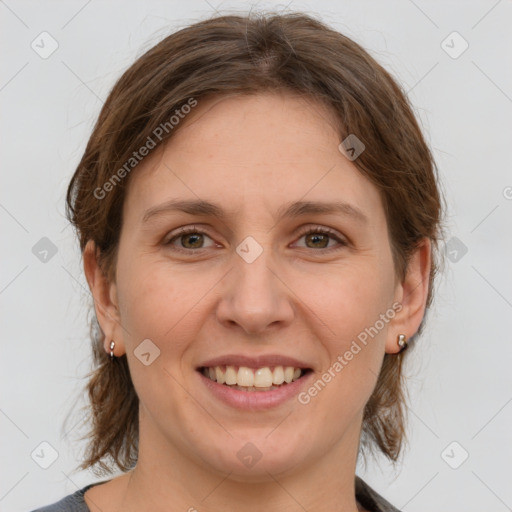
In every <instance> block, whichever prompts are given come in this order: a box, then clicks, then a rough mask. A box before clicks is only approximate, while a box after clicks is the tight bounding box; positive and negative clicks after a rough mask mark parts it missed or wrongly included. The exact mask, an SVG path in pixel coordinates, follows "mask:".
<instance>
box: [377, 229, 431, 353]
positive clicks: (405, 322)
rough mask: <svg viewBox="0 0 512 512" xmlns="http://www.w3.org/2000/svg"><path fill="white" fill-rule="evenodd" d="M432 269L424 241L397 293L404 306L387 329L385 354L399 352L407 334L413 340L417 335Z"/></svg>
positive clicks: (429, 249) (427, 244)
mask: <svg viewBox="0 0 512 512" xmlns="http://www.w3.org/2000/svg"><path fill="white" fill-rule="evenodd" d="M430 265H431V242H430V239H429V238H423V239H422V241H421V242H420V245H419V246H418V248H417V249H416V250H415V252H414V253H413V254H412V255H411V257H410V260H409V265H408V266H407V272H406V276H405V278H404V280H403V282H402V283H399V284H398V286H397V289H396V292H395V300H396V301H397V302H399V303H400V304H401V305H402V309H401V310H400V311H399V312H397V314H396V315H395V317H394V318H393V320H392V321H391V322H390V324H389V327H388V338H387V340H386V353H388V354H396V353H397V352H400V347H399V346H398V342H397V338H398V335H399V334H405V336H406V338H407V339H409V338H410V337H412V336H414V334H416V332H417V331H418V329H419V327H420V324H421V321H422V320H423V316H424V315H425V308H426V303H427V297H428V290H429V278H430Z"/></svg>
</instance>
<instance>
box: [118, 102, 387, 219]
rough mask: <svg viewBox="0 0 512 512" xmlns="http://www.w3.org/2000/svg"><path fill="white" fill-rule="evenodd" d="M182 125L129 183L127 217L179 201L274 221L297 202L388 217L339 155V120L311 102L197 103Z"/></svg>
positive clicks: (363, 180)
mask: <svg viewBox="0 0 512 512" xmlns="http://www.w3.org/2000/svg"><path fill="white" fill-rule="evenodd" d="M181 123H183V124H182V126H180V129H179V130H177V132H176V133H175V134H174V135H173V136H172V138H171V139H169V140H168V141H167V142H166V144H165V145H163V146H161V147H160V148H158V149H156V150H154V152H153V154H152V155H150V156H148V157H146V159H145V160H144V161H143V162H142V163H141V164H139V166H138V168H137V170H136V172H134V174H133V175H132V176H131V178H130V180H131V182H130V185H129V187H128V195H127V197H126V199H125V206H128V209H129V210H131V207H132V206H135V207H136V209H144V210H146V209H148V208H151V207H152V206H154V205H155V204H158V203H162V202H165V201H168V200H169V199H171V198H177V197H180V198H184V199H190V200H198V199H204V200H207V201H210V202H215V203H221V204H223V205H224V208H225V209H226V210H231V211H233V212H236V213H237V214H238V213H241V212H242V211H244V210H247V209H250V208H251V207H252V208H255V207H257V206H260V205H261V206H264V207H265V208H267V209H268V210H269V212H271V211H272V212H274V213H275V212H277V210H278V209H281V210H282V208H281V206H282V204H283V203H291V202H295V201H299V200H302V201H331V202H334V201H343V200H345V201H350V202H351V203H355V204H356V205H357V206H358V207H359V208H360V209H361V210H363V211H365V210H366V211H367V212H369V211H370V210H374V214H375V213H376V214H382V205H381V200H380V194H379V192H378V190H377V189H376V187H375V186H374V185H373V184H372V183H371V182H370V181H369V180H368V179H367V178H365V177H364V176H363V175H362V174H361V173H360V171H359V170H358V169H357V167H356V166H355V165H354V164H353V162H351V161H349V160H348V159H347V158H346V157H345V156H344V155H343V154H342V153H341V152H340V151H339V149H338V146H339V144H340V142H341V140H340V135H339V130H338V129H337V119H336V118H335V115H334V113H333V112H332V111H330V110H329V109H328V108H327V107H326V106H325V105H323V104H322V103H319V102H317V101H315V100H313V99H311V98H303V97H299V96H297V95H288V94H281V93H279V94H278V93H265V94H259V95H252V96H232V97H222V98H212V99H209V100H205V101H204V102H202V101H201V100H199V101H198V105H197V106H196V107H195V109H194V110H193V111H192V112H191V113H190V114H188V115H187V116H186V117H185V118H184V119H183V120H182V121H181ZM376 208H377V210H378V209H379V208H380V210H381V211H377V212H375V210H376ZM127 213H129V212H127Z"/></svg>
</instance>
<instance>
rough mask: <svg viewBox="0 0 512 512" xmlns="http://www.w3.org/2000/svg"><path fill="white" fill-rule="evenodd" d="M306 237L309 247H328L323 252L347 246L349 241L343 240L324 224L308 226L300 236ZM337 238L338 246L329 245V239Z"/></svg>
mask: <svg viewBox="0 0 512 512" xmlns="http://www.w3.org/2000/svg"><path fill="white" fill-rule="evenodd" d="M303 237H305V242H306V244H311V245H310V246H307V247H306V248H308V249H326V250H325V251H323V252H329V251H332V250H338V249H339V248H340V247H339V246H342V247H344V246H347V245H348V244H347V242H346V241H345V240H343V239H342V238H341V237H340V236H339V235H338V234H337V233H336V232H335V231H333V230H331V229H329V228H324V227H323V226H313V227H306V228H305V229H304V230H303V231H302V232H301V234H300V238H303ZM331 240H335V241H337V242H338V247H336V246H335V247H329V246H328V245H329V241H331Z"/></svg>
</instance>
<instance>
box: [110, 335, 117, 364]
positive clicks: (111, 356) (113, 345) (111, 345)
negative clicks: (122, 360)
mask: <svg viewBox="0 0 512 512" xmlns="http://www.w3.org/2000/svg"><path fill="white" fill-rule="evenodd" d="M115 346H116V342H115V341H114V340H112V341H111V342H110V362H112V361H113V360H114V347H115Z"/></svg>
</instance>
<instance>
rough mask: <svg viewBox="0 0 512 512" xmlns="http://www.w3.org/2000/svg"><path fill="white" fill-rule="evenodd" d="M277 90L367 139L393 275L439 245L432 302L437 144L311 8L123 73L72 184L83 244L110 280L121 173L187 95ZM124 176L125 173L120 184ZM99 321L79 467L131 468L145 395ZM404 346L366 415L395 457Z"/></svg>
mask: <svg viewBox="0 0 512 512" xmlns="http://www.w3.org/2000/svg"><path fill="white" fill-rule="evenodd" d="M277 90H281V91H283V90H284V91H288V92H290V93H295V94H297V93H298V94H300V95H302V96H303V97H305V98H310V99H314V100H319V101H321V102H323V104H325V105H326V106H327V108H328V109H329V110H330V111H332V112H333V113H334V114H335V117H336V119H338V120H339V128H338V129H339V136H340V141H342V140H344V139H345V138H346V137H347V136H348V135H349V134H355V135H356V136H357V137H358V138H359V139H360V140H362V142H363V143H364V144H365V146H366V149H365V151H364V152H363V153H362V154H361V155H360V156H359V157H358V158H357V159H356V160H355V161H354V164H355V165H356V166H357V167H358V169H359V170H360V172H361V173H363V174H364V175H365V176H366V177H367V178H369V179H370V180H371V181H372V182H373V183H374V184H375V185H376V187H377V188H378V189H379V191H380V193H381V197H382V200H383V204H384V207H385V212H386V218H387V223H388V227H389V232H390V243H391V247H392V251H393V258H394V265H395V269H396V273H397V276H399V277H400V278H402V279H403V277H404V276H405V272H406V269H407V262H408V259H409V256H410V255H411V254H412V252H413V251H414V250H415V249H416V248H417V246H418V244H419V242H420V241H421V240H422V239H423V238H424V237H427V238H429V239H430V240H431V241H432V266H431V272H430V282H429V292H428V299H427V306H429V305H430V304H431V301H432V292H433V284H434V277H435V275H436V273H437V271H438V268H439V263H440V260H439V258H438V256H439V251H438V242H439V241H440V240H441V237H440V233H441V232H442V229H441V214H442V201H443V199H442V196H441V194H440V190H439V188H438V179H437V169H436V167H435V163H434V161H433V158H432V155H431V153H430V151H429V148H428V147H427V145H426V143H425V141H424V139H423V136H422V134H421V131H420V128H419V126H418V124H417V121H416V119H415V116H414V114H413V112H412V110H411V107H410V105H409V103H408V100H407V98H406V95H405V93H404V92H403V91H402V90H401V88H400V87H399V85H397V83H396V82H395V81H394V80H393V78H392V77H391V76H390V75H389V74H388V73H387V72H386V71H385V70H384V69H383V68H382V67H381V66H380V65H379V64H378V63H377V62H376V61H375V60H374V59H373V58H372V57H371V56H370V55H369V54H368V53H367V52H366V51H365V50H364V49H363V48H361V46H359V45H358V44H357V43H355V42H354V41H352V40H351V39H349V38H348V37H346V36H344V35H342V34H340V33H339V32H337V31H334V30H333V29H331V28H329V27H328V26H327V25H325V24H324V23H322V22H320V21H318V20H316V19H314V18H312V17H311V16H309V15H306V14H303V13H289V14H274V13H267V14H261V13H256V14H255V13H252V14H250V15H248V16H238V15H237V16H219V17H215V18H212V19H208V20H204V21H200V22H198V23H195V24H193V25H191V26H189V27H186V28H184V29H181V30H179V31H177V32H175V33H174V34H171V35H169V36H168V37H166V38H165V39H163V40H162V41H161V42H160V43H158V44H157V45H156V46H154V47H153V48H151V49H150V50H149V51H147V52H146V53H145V54H144V55H142V56H141V57H140V58H138V59H137V60H136V62H135V63H134V64H133V65H132V66H131V67H130V68H129V69H128V70H127V71H126V72H125V73H124V74H123V75H122V76H121V78H120V79H119V80H118V81H117V83H116V84H115V86H114V87H113V89H112V91H111V93H110V95H109V96H108V98H107V100H106V102H105V104H104V106H103V108H102V110H101V113H100V115H99V118H98V120H97V122H96V125H95V127H94V130H93V132H92V135H91V137H90V139H89V141H88V144H87V147H86V150H85V153H84V155H83V157H82V159H81V161H80V163H79V165H78V167H77V169H76V172H75V174H74V175H73V178H72V180H71V183H70V185H69V189H68V194H67V214H68V217H69V219H70V221H71V222H72V224H73V225H74V226H75V228H76V230H77V233H78V237H79V240H80V247H81V249H82V251H83V250H84V248H85V246H86V244H87V242H88V241H89V240H93V241H94V243H95V245H96V247H97V250H98V257H99V262H100V265H101V268H102V269H103V271H104V273H105V275H107V276H108V277H109V278H111V279H112V278H113V276H114V270H115V263H116V250H117V247H118V241H119V236H120V232H121V226H122V206H123V201H124V194H125V190H126V187H127V183H128V181H129V176H127V174H128V173H127V172H124V173H120V172H119V169H120V168H121V166H123V165H124V166H125V164H126V162H128V161H130V158H132V156H133V152H134V151H135V150H137V149H138V148H140V147H142V146H143V145H144V144H146V142H147V140H148V136H151V134H154V131H155V129H156V128H157V127H158V126H162V125H165V123H167V125H166V126H168V128H169V129H168V130H167V132H166V133H163V136H162V137H161V140H159V141H158V143H159V144H161V143H164V142H165V141H166V140H167V139H168V138H170V137H171V136H172V134H173V133H175V132H176V131H177V130H178V129H179V127H180V125H179V124H177V125H176V126H175V127H174V128H172V129H171V127H170V126H169V118H170V116H172V115H173V113H175V112H176V110H179V109H180V108H182V107H183V105H185V104H187V103H189V102H190V100H191V98H193V99H194V100H195V101H199V102H200V101H201V99H204V98H206V97H211V96H222V95H231V94H258V93H260V92H263V91H277ZM189 104H190V103H189ZM153 138H154V136H153ZM132 163H133V162H132ZM133 167H134V166H133ZM124 168H125V169H126V166H125V167H124ZM116 172H117V177H118V178H120V176H121V175H122V177H123V179H117V178H116V179H115V183H114V182H113V181H112V179H113V178H114V177H115V175H116ZM131 172H134V171H131ZM109 180H110V183H111V184H112V186H109V187H108V193H107V191H106V188H105V184H106V183H107V182H108V181H109ZM98 190H101V191H102V192H101V193H99V192H97V191H98ZM100 195H101V197H99V196H100ZM92 320H93V321H92V327H93V330H94V332H93V331H91V338H92V342H93V357H94V370H93V371H92V372H91V373H90V374H89V375H88V377H89V382H88V384H87V391H88V396H89V400H90V403H91V406H92V418H90V420H91V423H92V425H91V428H90V431H89V433H88V435H87V439H89V443H88V445H87V453H86V456H85V459H84V462H83V463H82V464H81V465H80V466H79V467H80V468H81V469H87V468H89V467H92V466H94V465H96V464H99V466H100V467H101V468H102V470H105V471H107V472H108V471H110V468H109V467H108V466H107V465H106V464H105V463H104V461H105V459H106V458H110V459H111V461H113V462H114V464H115V465H117V466H118V467H119V468H120V469H121V470H122V471H126V470H129V469H131V468H133V467H134V465H135V463H136V461H137V450H138V427H139V426H138V397H137V395H136V392H135V389H134V387H133V384H132V381H131V377H130V373H129V369H128V364H127V360H126V356H125V355H124V356H122V357H119V358H115V360H114V363H111V362H110V358H109V355H108V354H107V353H106V352H105V351H104V348H103V343H104V341H105V340H104V334H103V333H102V332H101V329H99V326H98V325H97V321H96V318H95V316H94V315H93V319H92ZM424 320H425V318H423V321H422V323H421V325H420V328H419V330H418V332H417V334H416V336H417V335H419V334H420V333H421V331H422V330H423V324H424ZM416 336H415V337H416ZM408 353H410V349H408V350H406V351H404V352H401V353H399V354H396V355H391V354H386V355H385V356H384V361H383V365H382V368H381V372H380V375H379V377H378V382H377V384H376V387H375V390H374V392H373V394H372V396H371V397H370V399H369V401H368V403H367V404H366V406H365V411H364V419H363V428H362V435H361V440H362V446H363V448H365V447H368V448H370V450H372V449H373V448H375V447H378V449H380V450H381V451H382V452H383V453H384V454H385V455H386V456H387V457H388V458H389V459H390V460H392V461H394V462H395V461H396V460H397V459H398V456H399V454H400V452H401V448H402V444H403V441H404V440H405V395H404V388H403V382H402V381H403V375H402V363H403V359H404V356H406V355H407V354H408ZM363 451H364V450H363ZM93 470H94V468H93Z"/></svg>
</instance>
